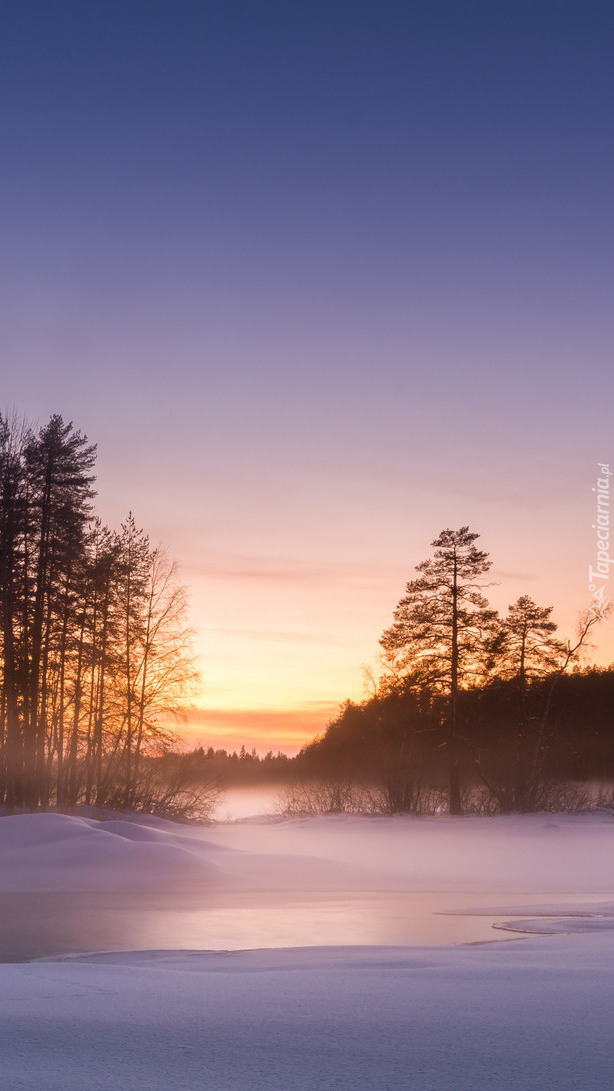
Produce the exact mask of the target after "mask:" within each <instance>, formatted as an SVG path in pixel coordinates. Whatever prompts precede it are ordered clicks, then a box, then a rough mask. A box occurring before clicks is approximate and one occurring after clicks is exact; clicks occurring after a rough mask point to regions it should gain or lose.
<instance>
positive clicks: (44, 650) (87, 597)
mask: <svg viewBox="0 0 614 1091" xmlns="http://www.w3.org/2000/svg"><path fill="white" fill-rule="evenodd" d="M95 453H96V450H95V447H94V446H92V445H90V444H89V443H88V441H87V439H86V437H85V436H83V435H81V433H80V432H78V431H76V430H75V429H74V428H73V426H72V424H67V423H65V422H64V421H63V420H62V418H61V417H60V416H57V415H55V416H52V417H51V419H50V420H49V422H48V424H46V425H45V426H44V427H41V428H40V429H38V430H34V429H33V428H31V427H30V426H29V425H28V424H26V423H23V422H18V421H16V420H15V419H12V420H11V419H7V418H6V417H3V416H0V612H1V618H0V686H1V689H0V693H1V705H0V804H3V805H4V806H5V807H6V808H8V809H14V808H30V809H36V808H45V807H49V806H52V805H57V806H59V807H71V806H74V805H76V804H77V803H85V804H92V805H96V806H100V807H104V806H107V807H109V806H114V807H122V808H131V807H136V806H138V805H139V802H140V795H141V794H142V787H143V779H144V778H145V779H146V780H147V796H148V799H150V800H151V798H153V796H154V795H155V785H154V784H153V783H152V771H151V765H150V764H149V765H147V764H146V763H147V757H148V755H150V754H151V753H153V752H159V750H160V747H163V746H164V745H165V744H166V743H168V741H169V740H170V739H171V737H172V736H171V734H170V733H169V730H168V723H169V717H170V714H171V713H172V712H173V711H177V710H178V709H180V708H181V705H182V702H183V700H184V698H185V696H186V694H187V692H188V691H189V688H190V685H191V683H192V682H193V680H194V678H195V670H194V664H193V659H192V655H191V651H190V633H189V631H188V629H187V628H186V599H185V592H184V589H183V588H182V587H181V586H180V585H179V584H178V582H177V577H176V571H175V567H174V566H173V564H171V563H170V562H169V561H168V559H167V558H166V556H165V554H164V552H163V551H161V550H160V549H157V548H152V547H151V545H150V543H149V540H148V538H147V535H146V534H145V533H144V532H143V530H141V529H139V527H138V526H137V525H136V523H135V521H134V519H133V517H132V515H129V516H128V517H127V518H126V520H125V522H124V523H123V524H122V526H121V527H120V529H119V530H110V529H108V528H107V527H104V526H103V525H102V524H101V522H100V520H99V519H97V518H96V516H95V513H94V511H93V506H92V502H93V498H94V495H95V493H94V474H93V468H94V463H95ZM165 790H166V789H165Z"/></svg>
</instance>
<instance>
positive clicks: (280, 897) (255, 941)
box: [0, 891, 614, 962]
mask: <svg viewBox="0 0 614 1091" xmlns="http://www.w3.org/2000/svg"><path fill="white" fill-rule="evenodd" d="M583 898H584V899H585V898H586V895H583ZM458 900H459V895H456V896H455V895H454V894H453V893H447V894H442V893H427V892H413V893H412V892H398V891H397V892H394V891H391V892H388V893H379V892H348V893H345V894H338V893H327V892H325V891H322V892H304V893H290V892H289V893H285V894H284V893H280V892H278V891H275V892H272V891H268V892H263V891H248V892H244V893H241V892H233V893H232V894H221V893H216V892H209V893H205V892H192V893H190V892H181V893H178V894H176V895H174V896H172V897H171V896H169V895H168V894H155V893H147V894H134V893H132V894H128V893H115V894H92V893H87V892H76V893H73V894H70V895H68V894H61V893H54V892H45V893H38V894H36V895H32V894H23V893H8V894H0V961H11V962H14V961H22V960H27V959H33V958H43V957H51V956H56V955H67V954H85V953H88V952H92V951H110V950H117V951H129V950H142V949H146V948H147V949H151V950H165V949H170V948H172V949H180V950H210V951H220V950H247V949H255V948H263V947H322V946H443V945H450V944H462V943H484V942H492V941H494V940H497V939H498V940H504V939H510V938H512V937H511V936H510V934H509V933H510V931H512V932H524V933H526V932H527V931H534V932H543V933H548V932H551V931H572V930H573V931H578V930H581V931H587V930H591V924H594V923H597V922H596V920H595V919H594V918H589V917H588V916H584V917H583V918H582V927H581V928H578V927H577V924H578V918H566V919H565V920H564V921H563V920H561V921H560V922H558V921H557V922H556V923H557V925H560V927H553V922H552V918H551V917H544V918H542V919H541V920H530V921H526V920H523V919H521V918H519V919H518V920H516V921H509V920H508V921H500V920H498V918H499V917H500V916H502V915H505V916H509V915H511V914H513V913H514V910H515V907H516V906H517V908H518V912H519V913H520V914H522V913H523V912H526V894H524V895H522V896H520V895H518V896H516V897H515V898H514V897H511V898H510V899H509V901H508V904H507V906H505V907H501V908H500V909H498V908H496V909H494V910H493V909H489V904H490V905H492V894H490V895H488V894H482V895H476V896H474V898H473V904H472V905H471V907H468V906H467V905H466V904H465V903H466V895H465V896H464V902H463V906H462V907H461V908H459V907H458V905H457V904H455V903H458ZM573 900H574V895H572V894H568V895H560V898H559V899H557V903H558V902H559V901H560V902H564V901H567V903H568V905H569V904H571V903H573ZM552 912H556V907H554V908H551V909H550V913H551V914H552ZM606 920H607V926H608V927H609V928H612V927H614V917H610V918H601V921H602V922H605V921H606ZM574 921H575V923H574ZM570 922H571V926H570ZM493 927H494V928H495V929H498V931H493ZM601 927H606V924H605V923H602V924H601Z"/></svg>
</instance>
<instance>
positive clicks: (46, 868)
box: [0, 793, 614, 960]
mask: <svg viewBox="0 0 614 1091" xmlns="http://www.w3.org/2000/svg"><path fill="white" fill-rule="evenodd" d="M254 801H255V795H254V793H249V794H248V793H244V794H243V802H244V803H245V805H246V806H247V805H249V804H253V802H254ZM237 802H240V797H237ZM233 805H234V806H236V803H234V802H233ZM237 809H238V808H237ZM612 828H613V827H612V820H611V818H610V817H609V816H607V815H593V816H589V817H569V816H556V817H549V816H539V815H537V816H523V817H521V816H515V817H500V818H488V819H484V818H472V817H468V818H463V819H450V818H448V817H446V816H437V817H428V818H410V817H402V816H399V817H395V818H353V817H348V816H336V817H335V816H327V817H319V818H293V819H283V818H281V817H279V816H273V815H270V814H269V815H265V814H261V815H252V817H251V818H242V819H239V820H237V821H231V822H230V821H229V822H220V823H216V824H213V825H209V826H181V825H177V824H173V823H170V822H165V821H162V820H156V819H143V818H141V819H138V820H135V821H127V820H123V819H110V820H106V821H97V820H95V819H93V818H89V817H75V816H66V815H59V814H46V815H20V816H14V817H8V818H3V819H0V935H1V936H2V941H1V944H0V957H1V958H2V959H4V960H12V959H16V960H19V959H27V958H33V957H41V956H55V955H62V954H78V953H85V952H91V951H104V950H131V949H142V948H150V949H165V948H173V949H186V950H187V949H191V950H194V949H200V950H244V949H249V948H263V947H269V948H270V947H278V948H282V947H304V946H313V947H316V946H328V945H332V946H336V945H411V946H415V945H428V946H430V945H448V944H460V943H472V942H485V941H487V940H489V941H496V940H499V941H500V940H502V939H506V938H508V939H509V938H510V937H511V936H513V935H515V934H516V935H517V934H518V933H519V931H520V932H527V931H533V932H538V931H566V930H572V928H577V927H578V921H582V922H583V927H584V928H587V927H591V922H592V926H593V927H594V928H597V927H599V928H610V927H612V926H613V924H614V918H613V916H612V912H613V903H612V901H611V898H612V877H611V870H610V867H609V860H610V856H611V836H612ZM34 892H35V893H36V897H32V895H33V893H34ZM575 914H584V916H583V917H581V918H580V917H577V916H574V915H575ZM598 922H599V923H598ZM509 929H513V931H510V930H509Z"/></svg>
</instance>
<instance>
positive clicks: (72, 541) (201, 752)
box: [0, 415, 614, 818]
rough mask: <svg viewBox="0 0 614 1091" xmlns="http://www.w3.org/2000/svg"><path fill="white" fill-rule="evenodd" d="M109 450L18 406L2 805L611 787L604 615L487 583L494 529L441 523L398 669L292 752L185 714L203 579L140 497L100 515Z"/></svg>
mask: <svg viewBox="0 0 614 1091" xmlns="http://www.w3.org/2000/svg"><path fill="white" fill-rule="evenodd" d="M95 456H96V449H95V447H94V446H93V445H91V444H89V443H88V441H87V438H86V437H85V436H83V435H81V433H80V432H79V431H77V430H75V429H74V428H73V425H72V424H71V423H65V422H64V421H63V419H62V418H61V417H60V416H58V415H54V416H52V417H51V418H50V420H49V422H48V423H47V424H46V425H44V426H43V427H40V428H38V429H33V428H32V427H30V426H29V425H28V424H27V423H26V422H23V421H18V420H17V419H16V418H12V419H9V418H8V417H6V416H0V611H1V622H0V672H1V675H0V678H1V705H0V806H3V807H4V808H5V809H6V810H8V811H13V810H19V809H29V810H37V809H47V808H50V807H57V808H60V809H71V808H74V807H76V806H77V805H86V806H92V807H96V808H115V809H122V810H148V811H152V812H157V813H162V814H167V815H171V816H176V817H184V818H187V817H204V816H206V815H207V814H208V813H209V812H210V810H211V806H212V804H213V802H214V800H215V798H216V795H217V793H218V792H219V791H220V790H221V789H222V788H223V787H224V785H231V784H232V785H240V784H247V783H252V784H253V783H259V782H277V783H280V784H285V785H286V788H285V803H284V809H285V810H286V811H287V812H288V813H311V812H313V811H318V812H321V811H325V812H335V811H366V812H368V813H381V814H391V813H400V812H405V813H413V814H423V813H432V812H436V811H441V810H448V811H450V813H452V814H462V813H469V812H478V813H501V812H512V811H515V812H528V811H536V810H548V809H554V810H556V809H573V808H579V807H581V806H588V805H595V804H596V803H600V802H601V803H608V804H609V805H611V804H612V800H613V786H614V729H613V728H614V724H613V716H612V710H613V708H614V670H613V669H611V668H610V669H607V670H606V669H597V668H594V667H593V668H586V667H582V659H581V657H582V655H583V653H584V652H585V651H586V650H587V649H588V648H589V647H590V637H591V633H592V630H593V629H594V627H595V625H597V624H601V623H603V622H604V620H605V621H607V617H605V618H604V616H603V615H602V613H600V614H597V613H596V612H595V611H592V612H591V611H589V612H587V613H586V615H585V616H584V617H582V618H581V620H580V625H579V630H578V634H577V636H576V637H575V638H574V640H573V641H567V642H564V641H561V640H560V639H559V638H558V637H557V635H556V624H555V623H554V621H553V620H552V610H553V608H552V607H551V606H540V605H538V604H536V603H535V602H534V601H533V600H532V599H531V598H530V596H528V595H523V596H521V597H520V598H519V599H518V600H517V601H516V602H515V603H513V604H512V605H510V606H509V608H508V610H507V614H506V615H505V616H500V615H499V614H498V613H497V612H496V611H495V610H493V609H492V608H491V607H490V605H489V603H488V601H487V599H486V597H485V595H484V590H485V589H486V587H487V583H486V577H487V574H488V571H489V569H490V566H491V562H490V559H489V557H488V555H487V554H486V553H484V552H483V551H482V550H480V549H479V548H478V547H477V545H476V540H477V539H478V537H479V535H478V534H476V533H475V532H472V531H470V530H469V528H468V527H461V528H460V530H457V531H452V530H444V531H442V532H441V534H440V535H439V537H438V538H436V539H435V540H434V541H433V542H432V543H431V545H432V550H433V554H432V556H431V557H430V558H428V559H427V560H425V561H423V562H422V563H421V564H419V565H417V566H416V572H417V577H416V578H414V579H413V580H410V581H409V582H408V583H407V585H406V588H405V593H404V595H403V597H402V598H401V600H400V601H399V603H398V605H397V607H396V609H395V611H394V615H393V621H392V624H391V626H390V627H389V628H388V629H387V630H386V631H385V632H384V633H383V634H382V637H381V639H380V645H381V648H382V657H381V663H382V669H381V674H380V676H379V677H378V678H377V679H376V680H374V681H373V685H372V692H371V693H370V695H369V696H368V697H367V698H366V699H365V700H364V701H363V702H362V703H353V702H350V701H348V702H346V703H345V704H343V705H342V706H341V708H340V712H339V715H338V716H337V717H336V718H335V719H334V720H333V721H332V722H331V723H329V724H328V725H327V726H326V728H325V730H324V732H323V734H322V735H321V736H319V737H318V738H317V739H315V740H313V741H312V742H311V743H309V744H308V745H306V746H305V747H304V748H303V750H301V752H300V753H299V754H298V755H297V756H296V757H295V758H288V757H287V756H286V755H284V754H281V753H278V754H273V753H270V752H269V753H268V754H267V755H265V756H264V757H260V756H259V755H258V754H257V753H256V752H255V751H252V752H248V751H246V750H245V748H241V751H240V753H238V754H237V753H236V752H234V753H232V754H229V753H228V752H227V751H225V750H214V749H213V748H212V747H209V748H203V747H199V748H197V749H196V750H193V751H192V752H185V751H184V750H182V749H181V747H180V746H179V745H178V739H177V736H176V734H175V731H174V730H173V722H174V717H177V716H178V715H181V713H182V711H184V710H185V709H186V708H187V707H188V706H189V703H190V699H191V697H192V695H193V693H194V692H195V689H194V687H195V684H196V683H197V680H198V674H197V671H196V667H195V660H194V656H193V652H192V644H191V637H192V634H191V631H190V629H189V626H188V620H187V599H186V591H185V588H184V587H182V586H181V584H180V583H179V582H178V579H177V570H176V567H175V565H174V564H173V563H172V562H171V561H170V560H169V559H168V557H167V556H166V554H165V552H164V551H163V550H162V549H161V548H159V547H156V548H153V547H152V546H151V544H150V542H149V539H148V537H147V535H146V533H145V532H144V531H143V530H142V529H140V528H139V527H138V526H137V524H136V522H135V519H134V517H133V516H132V514H130V513H129V514H128V515H127V516H126V519H125V520H124V522H123V523H122V525H121V526H120V527H119V529H117V530H112V529H109V528H107V527H105V526H103V525H102V523H101V521H100V519H99V518H97V517H96V515H95V512H94V508H93V501H94V497H95V491H94V483H95V479H94V473H93V470H94V464H95Z"/></svg>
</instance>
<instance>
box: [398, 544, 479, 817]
mask: <svg viewBox="0 0 614 1091" xmlns="http://www.w3.org/2000/svg"><path fill="white" fill-rule="evenodd" d="M478 537H479V535H478V534H476V533H474V532H472V531H470V530H469V527H467V526H465V527H461V528H460V530H443V531H442V532H441V534H440V535H439V537H438V538H436V539H435V541H434V542H432V543H431V544H432V546H433V548H434V550H435V554H434V556H433V557H432V558H431V559H429V560H426V561H423V562H422V563H421V564H419V565H417V566H416V571H417V572H418V573H419V576H418V578H417V579H415V580H411V581H410V582H409V583H408V584H407V585H406V589H405V595H404V597H403V598H402V599H401V600H400V602H399V603H398V605H397V607H396V610H395V612H394V623H393V625H392V626H391V627H390V628H389V629H386V631H385V632H384V634H383V636H382V637H381V640H380V643H381V645H382V647H383V648H384V652H385V654H386V657H387V664H388V667H389V669H391V670H392V671H393V673H395V674H396V675H397V676H398V675H402V674H411V675H412V676H413V679H414V680H415V683H416V684H418V685H425V686H429V687H430V688H432V689H439V690H440V691H442V692H444V693H445V694H446V696H447V705H448V709H447V712H448V715H447V747H448V768H449V796H450V798H449V807H450V814H455V815H456V814H461V813H462V798H461V782H460V758H459V734H458V696H459V692H460V689H461V686H462V685H465V684H468V683H469V682H472V681H475V680H476V679H477V678H479V677H480V676H481V674H482V672H483V669H484V665H485V662H486V660H487V657H488V654H489V646H490V641H491V639H492V633H493V626H494V622H495V618H496V613H495V612H494V611H493V610H490V609H489V607H488V603H487V601H486V599H485V598H484V596H483V594H482V592H481V590H480V589H481V588H482V587H483V577H484V576H485V574H486V573H487V572H488V570H489V569H490V566H491V562H490V560H489V559H488V554H487V553H484V552H483V551H482V550H479V549H478V548H477V547H476V545H475V541H476V539H477V538H478Z"/></svg>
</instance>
